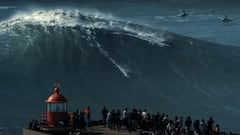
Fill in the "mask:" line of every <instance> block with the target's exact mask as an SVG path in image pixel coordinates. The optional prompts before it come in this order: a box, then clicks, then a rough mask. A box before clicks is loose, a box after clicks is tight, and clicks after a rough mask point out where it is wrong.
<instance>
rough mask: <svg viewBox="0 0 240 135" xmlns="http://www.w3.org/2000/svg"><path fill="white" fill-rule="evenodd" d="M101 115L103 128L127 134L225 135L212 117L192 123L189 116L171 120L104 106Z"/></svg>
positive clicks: (166, 117)
mask: <svg viewBox="0 0 240 135" xmlns="http://www.w3.org/2000/svg"><path fill="white" fill-rule="evenodd" d="M101 114H102V122H103V125H104V127H108V128H110V129H113V130H118V131H120V130H124V129H127V130H128V132H129V133H130V132H132V131H136V130H139V131H140V133H139V135H143V134H144V132H145V131H151V135H220V134H226V133H224V132H221V130H220V126H219V124H215V122H214V120H213V118H212V117H209V119H208V120H204V119H201V120H200V119H196V120H194V121H193V120H192V118H191V117H190V116H187V117H186V118H185V119H184V118H183V116H180V117H179V116H175V117H174V118H173V119H171V118H170V117H169V116H168V115H167V114H164V113H159V112H157V113H156V114H150V113H149V112H148V111H147V110H146V109H144V110H141V109H139V110H137V109H132V111H129V110H128V108H125V109H124V110H123V111H120V110H117V111H115V110H114V109H112V110H108V109H107V108H106V107H105V106H104V107H103V109H102V111H101ZM146 133H147V132H145V134H146ZM231 134H233V133H230V135H231Z"/></svg>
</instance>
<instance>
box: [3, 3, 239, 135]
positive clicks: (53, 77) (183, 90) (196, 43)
mask: <svg viewBox="0 0 240 135" xmlns="http://www.w3.org/2000/svg"><path fill="white" fill-rule="evenodd" d="M182 10H185V11H186V12H187V13H188V16H185V17H181V16H179V15H180V14H181V12H182ZM239 13H240V1H238V0H212V1H207V0H121V1H118V0H81V1H80V0H79V1H77V0H75V1H73V0H69V1H54V0H49V1H47V0H45V1H43V0H36V1H26V0H15V1H14V0H12V1H10V0H0V97H1V98H0V107H1V109H0V135H13V134H14V135H20V134H22V133H21V132H22V128H24V127H28V123H29V121H30V120H31V119H39V118H40V113H42V112H44V111H45V109H46V106H45V100H46V99H47V98H48V97H49V96H50V95H51V94H52V93H53V84H54V83H60V85H61V90H60V93H61V94H63V95H64V96H65V97H66V98H67V99H68V101H69V102H68V104H69V108H68V109H69V111H72V112H73V111H75V110H76V109H80V110H83V109H84V108H85V107H86V106H90V108H91V111H92V119H95V120H97V119H100V118H101V115H100V110H101V108H102V107H103V106H104V105H105V106H106V107H107V108H108V109H124V108H125V107H128V108H137V109H138V108H141V109H147V110H148V111H149V112H151V113H155V112H157V111H159V112H160V113H167V114H169V116H170V118H174V116H181V115H182V116H184V117H186V116H188V115H190V116H191V117H192V119H193V120H195V119H196V118H198V119H202V118H204V119H205V120H208V118H209V117H210V116H212V117H213V119H214V121H215V124H219V125H220V127H221V130H222V131H227V132H230V131H233V132H237V133H240V129H239V121H240V99H239V97H240V91H239V89H240V83H239V82H240V14H239ZM225 16H228V17H229V18H230V19H231V20H232V21H229V22H222V19H223V18H224V17H225Z"/></svg>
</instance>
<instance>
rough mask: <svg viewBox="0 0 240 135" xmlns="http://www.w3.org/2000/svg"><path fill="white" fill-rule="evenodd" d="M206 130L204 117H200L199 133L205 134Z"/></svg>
mask: <svg viewBox="0 0 240 135" xmlns="http://www.w3.org/2000/svg"><path fill="white" fill-rule="evenodd" d="M206 130H207V125H206V123H205V121H204V119H202V120H201V122H200V131H201V134H206Z"/></svg>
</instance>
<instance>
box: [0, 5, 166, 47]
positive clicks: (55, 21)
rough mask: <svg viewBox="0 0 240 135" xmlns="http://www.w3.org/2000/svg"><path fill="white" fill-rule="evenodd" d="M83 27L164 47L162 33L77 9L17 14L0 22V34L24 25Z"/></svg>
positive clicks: (97, 13) (109, 16)
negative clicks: (120, 33) (122, 35)
mask: <svg viewBox="0 0 240 135" xmlns="http://www.w3.org/2000/svg"><path fill="white" fill-rule="evenodd" d="M29 24H30V25H41V26H43V27H47V26H57V27H83V28H93V29H94V28H97V29H107V30H113V31H120V32H124V33H126V34H128V35H130V36H134V37H136V38H140V39H142V40H146V41H148V42H150V43H152V44H154V45H159V46H166V44H165V43H163V42H164V41H165V39H164V32H163V31H160V30H159V31H154V30H151V29H150V28H148V27H147V28H146V27H144V26H137V25H134V24H133V23H128V22H123V21H120V20H118V19H116V18H114V17H113V16H112V15H106V14H105V15H104V14H102V13H100V12H98V11H95V12H93V11H92V12H89V11H80V10H78V9H71V10H70V9H67V10H63V9H55V10H36V11H31V12H18V13H16V14H15V15H14V16H13V17H11V19H9V20H7V21H3V22H0V32H1V33H4V32H8V31H9V30H11V29H12V28H13V27H16V26H18V27H22V28H25V26H26V25H29Z"/></svg>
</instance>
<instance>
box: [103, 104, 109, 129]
mask: <svg viewBox="0 0 240 135" xmlns="http://www.w3.org/2000/svg"><path fill="white" fill-rule="evenodd" d="M107 113H108V111H107V109H106V107H105V106H104V107H103V109H102V119H103V120H102V121H103V126H104V127H105V125H106V122H107V121H106V120H107Z"/></svg>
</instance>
